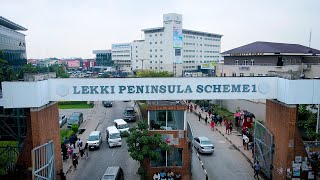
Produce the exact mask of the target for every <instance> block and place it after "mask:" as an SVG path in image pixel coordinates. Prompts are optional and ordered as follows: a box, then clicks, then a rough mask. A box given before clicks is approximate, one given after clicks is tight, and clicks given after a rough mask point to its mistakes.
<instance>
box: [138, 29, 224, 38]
mask: <svg viewBox="0 0 320 180" xmlns="http://www.w3.org/2000/svg"><path fill="white" fill-rule="evenodd" d="M163 30H164V27H155V28H147V29H142V30H141V31H144V32H145V33H146V32H158V31H163ZM182 33H184V34H195V35H200V36H201V35H202V36H212V37H222V35H221V34H215V33H208V32H203V31H195V30H189V29H182Z"/></svg>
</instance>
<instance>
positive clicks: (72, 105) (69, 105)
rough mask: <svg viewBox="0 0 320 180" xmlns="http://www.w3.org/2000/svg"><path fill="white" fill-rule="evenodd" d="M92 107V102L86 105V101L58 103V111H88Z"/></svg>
mask: <svg viewBox="0 0 320 180" xmlns="http://www.w3.org/2000/svg"><path fill="white" fill-rule="evenodd" d="M93 106H94V104H93V102H90V103H89V104H88V103H87V101H60V102H59V103H58V107H59V109H90V108H93Z"/></svg>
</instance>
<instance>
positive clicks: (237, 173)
mask: <svg viewBox="0 0 320 180" xmlns="http://www.w3.org/2000/svg"><path fill="white" fill-rule="evenodd" d="M187 120H188V122H189V123H190V126H191V128H192V129H193V132H194V136H206V137H208V138H209V139H210V140H211V141H213V142H214V144H215V152H214V153H213V154H212V155H202V154H201V155H200V158H201V160H202V161H203V163H204V167H205V168H206V170H207V173H208V177H209V179H214V180H233V179H235V180H250V179H254V178H253V175H254V172H253V169H252V168H251V166H250V164H249V162H248V161H247V160H246V159H245V158H244V157H243V155H242V154H241V153H240V152H239V151H237V150H236V149H235V147H234V146H233V145H232V144H230V143H229V142H228V141H227V140H226V139H225V138H224V137H223V136H222V135H221V134H219V133H218V132H217V131H212V130H211V129H210V127H209V125H204V121H203V120H202V121H201V122H199V121H198V118H197V116H196V115H194V114H191V113H187ZM193 150H194V151H196V150H195V149H194V148H193ZM193 156H194V153H193ZM201 173H202V172H201Z"/></svg>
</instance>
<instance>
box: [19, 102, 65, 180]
mask: <svg viewBox="0 0 320 180" xmlns="http://www.w3.org/2000/svg"><path fill="white" fill-rule="evenodd" d="M58 119H59V110H58V104H57V103H55V102H54V103H50V104H47V105H45V106H42V107H40V108H30V109H29V110H27V112H26V126H27V135H26V138H25V140H24V143H23V148H22V152H21V153H20V155H19V158H18V161H17V165H21V166H23V167H25V168H28V170H29V171H31V170H32V159H31V150H32V149H33V148H36V147H38V146H40V145H42V144H45V143H47V142H49V141H51V140H53V144H54V157H55V170H56V172H57V171H60V169H62V168H63V166H62V156H61V145H60V144H61V143H60V127H59V121H58ZM30 174H31V173H30ZM56 177H57V179H58V178H59V176H56ZM28 178H31V177H28Z"/></svg>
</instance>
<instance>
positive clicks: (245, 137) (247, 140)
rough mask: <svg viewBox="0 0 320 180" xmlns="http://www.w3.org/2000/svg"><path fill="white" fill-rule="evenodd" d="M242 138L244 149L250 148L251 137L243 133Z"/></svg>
mask: <svg viewBox="0 0 320 180" xmlns="http://www.w3.org/2000/svg"><path fill="white" fill-rule="evenodd" d="M242 140H243V149H244V150H249V147H248V143H249V138H248V136H247V135H245V134H243V135H242Z"/></svg>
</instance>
